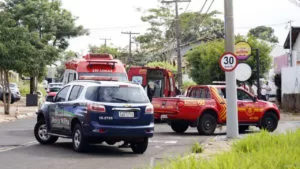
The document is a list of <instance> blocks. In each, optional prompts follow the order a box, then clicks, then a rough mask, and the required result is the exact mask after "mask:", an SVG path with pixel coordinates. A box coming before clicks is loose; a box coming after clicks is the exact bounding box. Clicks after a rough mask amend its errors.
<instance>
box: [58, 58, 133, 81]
mask: <svg viewBox="0 0 300 169" xmlns="http://www.w3.org/2000/svg"><path fill="white" fill-rule="evenodd" d="M65 66H66V69H65V72H64V77H63V83H64V84H66V83H69V82H71V81H74V80H107V81H123V82H127V81H128V77H127V73H126V70H125V67H124V64H123V63H122V62H121V61H120V60H118V59H114V58H113V56H112V55H110V54H87V55H85V56H83V58H81V59H75V60H71V61H69V62H67V63H66V64H65Z"/></svg>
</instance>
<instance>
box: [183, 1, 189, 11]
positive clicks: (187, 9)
mask: <svg viewBox="0 0 300 169" xmlns="http://www.w3.org/2000/svg"><path fill="white" fill-rule="evenodd" d="M190 4H191V1H190V2H189V3H188V4H187V6H186V8H185V10H184V12H183V13H185V12H186V11H187V10H188V8H189V7H190Z"/></svg>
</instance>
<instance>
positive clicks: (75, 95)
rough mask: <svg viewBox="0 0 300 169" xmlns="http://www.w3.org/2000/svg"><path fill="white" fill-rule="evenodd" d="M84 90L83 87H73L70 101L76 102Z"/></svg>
mask: <svg viewBox="0 0 300 169" xmlns="http://www.w3.org/2000/svg"><path fill="white" fill-rule="evenodd" d="M82 88H83V87H82V86H73V88H72V90H71V93H70V96H69V99H68V100H69V101H72V100H76V99H77V98H78V97H79V95H80V94H81V91H82Z"/></svg>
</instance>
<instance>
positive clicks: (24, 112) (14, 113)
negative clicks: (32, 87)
mask: <svg viewBox="0 0 300 169" xmlns="http://www.w3.org/2000/svg"><path fill="white" fill-rule="evenodd" d="M37 110H38V107H37V106H31V107H26V99H25V98H24V97H22V98H21V100H20V101H18V102H16V103H14V104H11V105H10V114H9V115H4V106H3V103H2V102H0V123H1V122H10V121H14V120H16V119H22V118H27V117H32V116H35V113H36V112H37Z"/></svg>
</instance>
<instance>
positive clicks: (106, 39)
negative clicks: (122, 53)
mask: <svg viewBox="0 0 300 169" xmlns="http://www.w3.org/2000/svg"><path fill="white" fill-rule="evenodd" d="M100 40H104V48H105V50H106V41H108V40H111V39H110V38H100Z"/></svg>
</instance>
